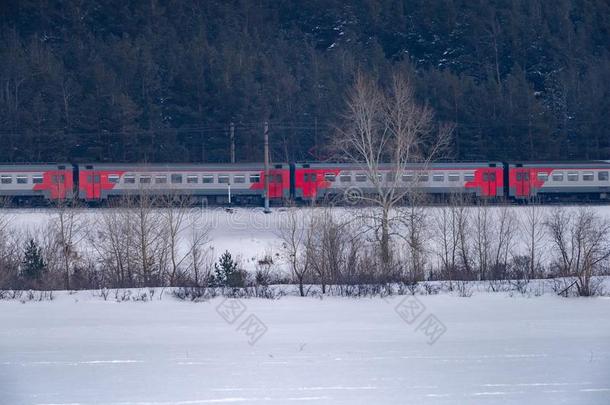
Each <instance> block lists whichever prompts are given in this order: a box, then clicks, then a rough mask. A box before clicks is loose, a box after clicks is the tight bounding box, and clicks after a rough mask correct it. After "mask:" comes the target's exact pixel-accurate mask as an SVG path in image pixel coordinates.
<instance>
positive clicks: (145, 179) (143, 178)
mask: <svg viewBox="0 0 610 405" xmlns="http://www.w3.org/2000/svg"><path fill="white" fill-rule="evenodd" d="M151 180H152V178H151V177H150V176H140V183H141V184H150V182H151Z"/></svg>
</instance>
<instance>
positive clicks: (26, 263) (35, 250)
mask: <svg viewBox="0 0 610 405" xmlns="http://www.w3.org/2000/svg"><path fill="white" fill-rule="evenodd" d="M44 271H45V263H44V259H43V257H42V249H41V248H40V247H39V246H38V245H37V244H36V242H35V241H34V239H30V241H29V242H28V243H27V244H26V246H25V251H24V257H23V269H22V275H23V277H24V278H25V279H26V280H29V281H38V280H40V279H41V278H42V275H43V273H44Z"/></svg>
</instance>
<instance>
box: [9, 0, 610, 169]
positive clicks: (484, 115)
mask: <svg viewBox="0 0 610 405" xmlns="http://www.w3.org/2000/svg"><path fill="white" fill-rule="evenodd" d="M0 44H1V46H0V138H1V145H2V147H1V148H0V161H5V162H26V161H75V162H78V161H87V160H95V161H149V162H155V161H174V162H187V161H190V162H201V161H205V162H221V161H227V160H228V159H229V147H228V144H229V136H228V133H229V123H230V122H233V123H234V128H235V137H236V140H237V159H238V161H251V160H259V159H261V157H262V148H261V139H262V132H263V129H262V127H263V125H262V122H263V121H265V120H268V121H269V123H270V137H271V142H272V158H273V160H275V161H280V160H283V161H286V160H289V161H292V160H304V159H310V160H311V159H316V160H321V159H324V158H325V157H326V153H327V152H326V148H325V147H324V146H325V144H327V142H326V140H327V139H328V137H331V136H332V135H333V126H334V125H335V124H336V123H337V122H338V118H339V117H340V115H341V113H342V111H343V109H344V103H345V102H344V100H345V94H346V90H347V89H348V88H349V86H350V85H351V84H352V83H353V79H354V75H355V74H356V72H363V73H365V74H368V75H371V76H373V77H376V78H379V80H381V81H383V80H386V78H387V77H389V76H390V74H391V72H392V71H393V70H405V71H407V72H408V73H409V74H410V75H411V76H412V77H413V82H414V84H415V87H416V92H417V95H418V98H419V99H420V100H421V102H422V103H428V104H429V105H430V106H432V107H433V108H434V109H435V110H436V112H437V114H436V119H437V120H438V121H439V122H453V123H455V125H456V130H455V132H454V141H453V145H454V148H453V150H454V152H453V156H452V157H453V158H455V159H461V160H473V159H507V160H508V159H530V160H531V159H536V160H540V159H600V158H602V159H607V158H610V129H609V128H610V125H609V124H610V120H609V118H608V117H610V4H609V2H608V1H607V0H553V1H549V0H513V1H510V0H488V1H484V0H403V1H399V0H353V1H338V0H307V1H294V0H230V1H229V0H227V1H220V0H201V1H200V0H181V1H180V0H173V1H172V0H166V1H164V0H142V1H128V0H107V1H104V0H37V1H32V0H3V1H1V2H0Z"/></svg>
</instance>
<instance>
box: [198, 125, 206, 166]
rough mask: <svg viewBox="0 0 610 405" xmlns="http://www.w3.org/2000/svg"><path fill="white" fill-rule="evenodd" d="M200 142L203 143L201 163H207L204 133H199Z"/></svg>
mask: <svg viewBox="0 0 610 405" xmlns="http://www.w3.org/2000/svg"><path fill="white" fill-rule="evenodd" d="M199 141H200V142H201V163H205V141H204V136H203V131H201V132H200V133H199Z"/></svg>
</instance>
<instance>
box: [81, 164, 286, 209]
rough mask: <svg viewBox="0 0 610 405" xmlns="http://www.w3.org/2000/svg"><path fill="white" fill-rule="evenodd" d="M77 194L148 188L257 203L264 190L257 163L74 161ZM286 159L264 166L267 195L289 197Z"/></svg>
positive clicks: (103, 196)
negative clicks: (113, 162) (77, 166)
mask: <svg viewBox="0 0 610 405" xmlns="http://www.w3.org/2000/svg"><path fill="white" fill-rule="evenodd" d="M78 173H79V174H78V197H79V198H80V199H82V200H84V201H89V202H92V201H96V202H100V201H106V200H109V199H113V198H117V197H122V196H125V195H130V194H131V195H134V194H140V193H142V192H144V191H145V192H147V193H149V194H156V195H164V194H171V195H186V196H191V197H193V198H194V199H196V200H198V201H200V202H201V201H205V202H207V203H212V204H215V203H229V202H235V203H257V202H259V201H260V200H261V199H262V198H263V195H264V181H265V170H264V166H263V164H261V163H240V164H201V165H196V164H148V165H137V164H108V163H104V164H99V163H86V164H82V165H79V170H78ZM289 182H290V170H289V165H287V164H276V165H273V166H272V167H271V168H270V169H269V198H270V199H280V200H281V199H288V198H289V197H290V195H289V191H290V184H289Z"/></svg>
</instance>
